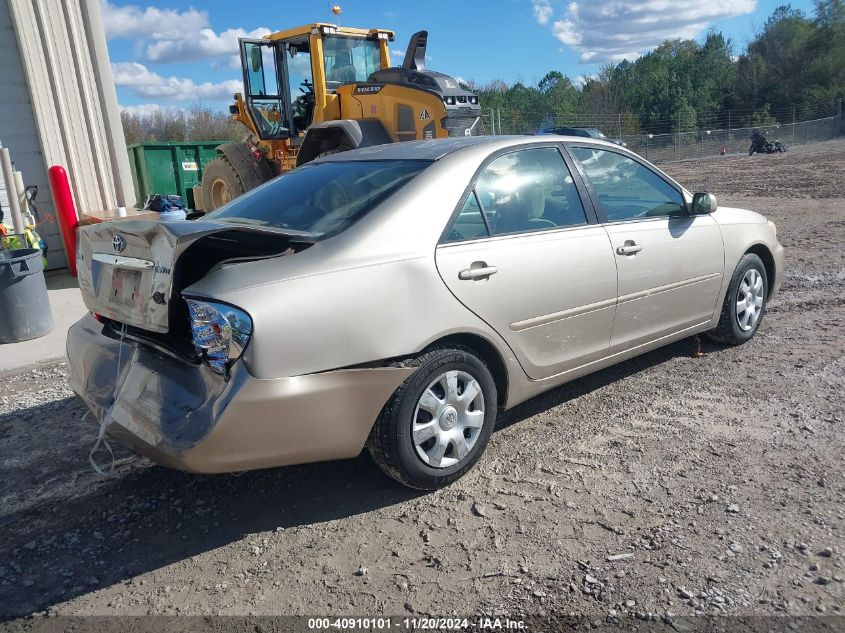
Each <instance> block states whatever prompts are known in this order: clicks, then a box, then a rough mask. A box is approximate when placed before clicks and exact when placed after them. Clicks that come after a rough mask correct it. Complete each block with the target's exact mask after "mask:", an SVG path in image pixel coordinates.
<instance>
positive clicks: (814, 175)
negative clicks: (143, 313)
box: [0, 142, 845, 628]
mask: <svg viewBox="0 0 845 633" xmlns="http://www.w3.org/2000/svg"><path fill="white" fill-rule="evenodd" d="M843 156H845V142H832V143H826V144H821V145H816V146H812V147H807V148H797V149H795V150H794V151H790V152H789V153H788V154H786V155H785V156H754V157H753V158H748V157H736V158H733V157H731V158H719V159H713V160H707V161H701V162H689V163H678V164H673V165H670V166H668V168H667V171H669V172H670V173H671V174H673V175H674V176H676V177H677V178H679V179H680V180H681V181H682V182H684V183H686V184H687V185H689V186H690V187H694V188H695V189H702V188H706V189H708V190H709V191H711V192H714V193H716V194H717V195H718V197H719V201H720V203H721V204H727V205H732V206H740V207H746V208H750V209H753V210H756V211H760V212H762V213H764V214H766V215H767V216H769V217H770V218H772V219H773V220H774V221H775V222H776V223H777V225H778V227H779V231H780V239H781V241H782V243H783V244H784V246H785V247H786V249H787V271H786V277H785V281H784V285H783V290H782V294H781V295H780V296H779V297H778V298H777V299H776V300H774V301H773V302H772V304H771V306H770V308H769V312H768V314H767V315H766V318H765V321H764V323H763V325H762V328H761V330H760V331H759V333H758V335H757V336H756V337H755V338H754V339H753V340H752V341H751V342H750V343H748V344H746V345H743V346H741V347H736V348H725V347H719V346H716V345H710V344H707V343H705V344H704V346H703V351H704V352H705V355H704V356H703V357H702V358H694V357H693V354H692V352H693V349H694V346H693V342H692V341H691V340H686V341H681V342H679V343H677V344H674V345H671V346H669V347H666V348H664V349H661V350H658V351H656V352H652V353H650V354H647V355H645V356H642V357H639V358H637V359H634V360H631V361H629V362H626V363H624V364H621V365H618V366H616V367H613V368H611V369H608V370H605V371H602V372H599V373H597V374H594V375H592V376H589V377H587V378H584V379H581V380H578V381H576V382H574V383H571V384H569V385H567V386H564V387H562V388H559V389H556V390H554V391H552V392H549V393H547V394H545V395H543V396H540V397H538V398H535V399H534V400H532V401H530V402H528V403H526V404H524V405H522V406H520V407H518V408H517V409H516V410H514V411H512V412H509V413H508V414H506V415H505V416H503V417H502V418H501V419H500V423H499V427H500V428H499V430H498V431H497V432H496V434H495V435H494V437H493V439H492V441H491V443H490V445H489V447H488V449H487V452H486V455H485V456H484V458H483V459H482V460H481V462H480V463H479V465H478V467H477V468H476V469H475V471H474V472H472V473H471V474H470V475H469V476H467V477H466V478H464V479H463V480H461V481H460V482H458V483H457V484H455V485H453V486H452V487H450V488H448V489H445V490H442V491H439V492H436V493H433V494H425V495H420V494H417V493H414V492H411V491H408V490H405V489H403V488H401V487H399V486H398V485H395V484H394V483H392V482H391V481H390V480H388V479H387V478H385V477H383V476H382V475H381V474H380V473H379V472H378V471H377V469H376V468H375V466H374V465H373V464H372V462H371V460H370V459H369V457H368V456H367V455H366V453H365V454H363V455H362V456H361V457H359V458H358V459H355V460H350V461H345V462H333V463H325V464H314V465H307V466H299V467H290V468H280V469H274V470H267V471H261V472H250V473H245V474H241V475H222V476H194V475H188V474H184V473H179V472H174V471H169V470H166V469H164V468H160V467H157V466H154V465H152V464H151V463H150V462H148V461H146V460H145V459H142V458H140V457H136V456H134V455H131V454H129V453H127V452H125V451H118V461H117V464H116V469H115V471H114V472H113V473H112V474H110V475H108V476H106V477H102V478H101V477H98V476H96V475H94V474H93V472H92V471H91V468H90V466H89V465H88V461H87V451H88V449H89V447H90V446H91V444H92V443H93V441H94V438H95V433H96V431H95V428H94V427H93V426H92V424H91V422H90V421H82V420H81V418H82V415H83V409H82V407H81V406H80V405H79V404H78V403H77V402H76V401H75V400H74V399H73V397H72V394H71V392H70V391H69V390H68V388H67V387H66V386H65V379H66V373H65V367H64V365H63V364H62V363H57V364H53V365H48V366H42V367H38V368H34V369H29V370H26V371H24V372H22V373H18V374H16V375H13V376H10V377H7V378H6V379H4V382H3V384H4V385H5V387H6V389H5V391H4V392H3V393H2V394H0V618H3V617H5V618H9V617H16V616H23V615H27V614H31V613H34V612H46V613H48V614H50V615H57V614H65V615H70V614H77V615H93V614H98V615H126V614H135V615H143V614H234V615H249V614H312V615H313V614H325V613H332V614H342V615H352V614H357V615H377V614H393V615H403V616H404V615H422V614H434V615H450V614H502V615H510V616H511V617H517V616H520V615H527V616H536V617H540V618H546V619H547V621H548V619H550V618H554V617H556V616H559V615H566V614H570V613H574V614H579V615H586V616H588V617H589V618H590V619H591V620H596V621H601V622H611V623H613V622H615V621H623V622H624V621H628V619H629V618H631V617H637V618H640V619H648V618H650V617H652V618H663V617H667V618H673V617H678V616H692V615H694V614H733V615H783V614H790V615H795V616H801V615H813V614H816V615H819V614H832V615H845V614H843V613H842V610H843V609H845V601H844V600H843V596H845V584H843V576H845V569H843V562H845V560H843V554H845V539H843V525H845V471H844V470H843V458H845V442H843V437H844V436H845V411H843V410H845V407H843V403H845V396H843V390H844V388H845V337H843V325H845V298H844V297H845V160H843ZM652 614H653V615H652ZM840 624H841V621H840ZM546 628H554V625H553V624H547V625H546Z"/></svg>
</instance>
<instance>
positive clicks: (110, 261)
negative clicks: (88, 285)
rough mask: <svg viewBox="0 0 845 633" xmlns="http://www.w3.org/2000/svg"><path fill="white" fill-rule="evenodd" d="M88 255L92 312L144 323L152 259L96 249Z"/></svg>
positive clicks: (150, 281)
mask: <svg viewBox="0 0 845 633" xmlns="http://www.w3.org/2000/svg"><path fill="white" fill-rule="evenodd" d="M92 259H93V261H92V266H91V273H92V281H93V285H94V292H95V295H96V297H97V301H96V303H97V304H98V305H97V306H96V308H97V309H95V312H98V313H100V314H102V315H103V316H107V317H109V318H111V319H115V320H117V321H120V322H121V323H126V324H127V325H135V326H138V327H142V328H143V327H145V326H146V325H147V312H148V308H149V302H150V287H151V283H152V274H153V269H154V267H155V265H154V264H153V262H151V261H150V260H146V259H137V258H134V257H121V256H116V255H105V254H100V253H95V254H94V256H93V257H92Z"/></svg>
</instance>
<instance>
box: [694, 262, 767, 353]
mask: <svg viewBox="0 0 845 633" xmlns="http://www.w3.org/2000/svg"><path fill="white" fill-rule="evenodd" d="M768 290H769V279H768V275H767V274H766V267H765V266H764V265H763V260H761V259H760V258H759V257H758V256H757V255H755V254H754V253H746V254H745V255H743V256H742V259H740V260H739V264H737V267H736V270H735V271H734V274H733V277H732V278H731V283H730V285H729V286H728V292H727V294H726V295H725V302H724V303H723V304H722V314H721V316H720V317H719V325H717V326H716V328H715V329H714V330H711V331H710V332H708V333H707V335H708V337H709V338H711V339H712V340H714V341H717V342H719V343H727V344H728V345H739V344H741V343H745V342H746V341H748V340H750V339H751V337H752V336H754V334H755V333H756V332H757V329H758V328H759V327H760V323H761V322H762V321H763V315H764V314H765V312H766V300H767V299H768Z"/></svg>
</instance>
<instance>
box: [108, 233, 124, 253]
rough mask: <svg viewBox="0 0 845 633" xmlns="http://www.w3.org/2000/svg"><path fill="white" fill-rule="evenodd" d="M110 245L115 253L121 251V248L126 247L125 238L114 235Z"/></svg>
mask: <svg viewBox="0 0 845 633" xmlns="http://www.w3.org/2000/svg"><path fill="white" fill-rule="evenodd" d="M111 247H112V248H113V249H114V252H115V253H122V252H123V249H124V248H126V240H125V239H124V238H123V237H121V236H120V235H115V236H114V237H113V238H112V240H111Z"/></svg>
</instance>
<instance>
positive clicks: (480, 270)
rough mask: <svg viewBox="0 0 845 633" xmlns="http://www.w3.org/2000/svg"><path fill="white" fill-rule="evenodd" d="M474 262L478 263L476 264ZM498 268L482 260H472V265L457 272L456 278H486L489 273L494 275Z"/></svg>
mask: <svg viewBox="0 0 845 633" xmlns="http://www.w3.org/2000/svg"><path fill="white" fill-rule="evenodd" d="M476 264H479V265H478V266H476ZM497 272H499V269H498V268H496V267H495V266H488V265H487V264H485V263H484V262H473V264H472V266H470V267H469V268H465V269H464V270H462V271H460V272H459V273H458V279H463V280H464V281H466V280H470V279H487V277H489V276H490V275H495V274H496V273H497Z"/></svg>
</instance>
